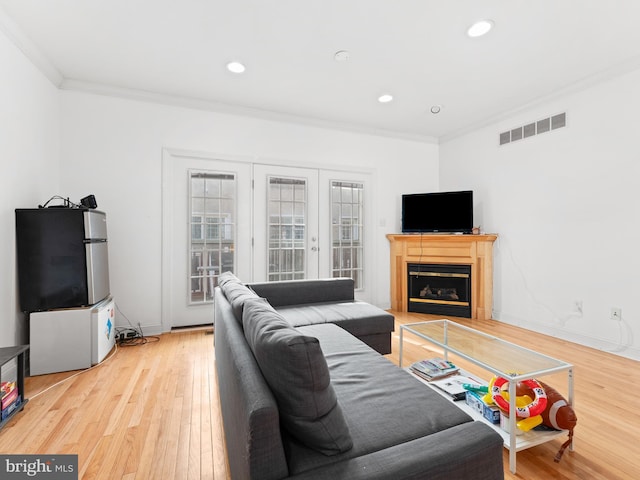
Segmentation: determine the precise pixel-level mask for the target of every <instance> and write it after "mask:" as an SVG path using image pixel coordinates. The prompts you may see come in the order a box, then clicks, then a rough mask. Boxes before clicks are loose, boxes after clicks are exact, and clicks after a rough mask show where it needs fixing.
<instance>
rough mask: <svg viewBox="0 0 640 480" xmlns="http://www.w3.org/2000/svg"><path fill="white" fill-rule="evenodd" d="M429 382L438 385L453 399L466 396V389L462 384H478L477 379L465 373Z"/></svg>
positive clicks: (460, 398) (461, 398)
mask: <svg viewBox="0 0 640 480" xmlns="http://www.w3.org/2000/svg"><path fill="white" fill-rule="evenodd" d="M431 384H432V385H434V386H435V387H438V388H439V389H440V390H442V391H443V392H445V393H446V394H447V395H449V396H450V397H451V398H453V400H455V401H458V400H464V399H465V398H466V396H467V389H466V388H465V387H464V385H479V383H478V381H477V380H474V379H473V378H469V377H467V376H465V375H453V376H450V377H447V378H444V379H442V380H434V381H433V382H431Z"/></svg>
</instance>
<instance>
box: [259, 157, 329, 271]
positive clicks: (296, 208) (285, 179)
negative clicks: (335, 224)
mask: <svg viewBox="0 0 640 480" xmlns="http://www.w3.org/2000/svg"><path fill="white" fill-rule="evenodd" d="M253 177H254V192H253V218H254V221H253V225H254V227H253V232H254V234H253V251H254V258H255V262H254V264H253V279H254V281H277V280H296V279H303V278H318V276H319V273H320V253H321V249H320V238H319V235H320V233H319V230H320V229H319V224H318V200H319V199H318V170H316V169H308V168H295V167H282V166H272V165H254V167H253Z"/></svg>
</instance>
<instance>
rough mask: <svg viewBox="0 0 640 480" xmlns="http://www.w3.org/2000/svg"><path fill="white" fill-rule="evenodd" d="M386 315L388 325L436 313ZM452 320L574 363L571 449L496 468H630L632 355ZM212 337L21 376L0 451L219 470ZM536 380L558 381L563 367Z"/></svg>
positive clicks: (161, 470) (108, 472)
mask: <svg viewBox="0 0 640 480" xmlns="http://www.w3.org/2000/svg"><path fill="white" fill-rule="evenodd" d="M395 315H396V322H397V324H400V323H409V322H416V321H421V320H425V319H430V318H436V317H431V316H428V315H421V314H398V313H395ZM459 321H461V322H462V323H464V324H467V325H470V326H471V327H473V328H477V329H479V330H483V331H486V332H489V333H491V334H494V335H496V336H499V337H501V338H504V339H505V340H509V341H513V342H515V343H518V344H521V345H525V346H528V347H530V348H532V349H534V350H537V351H540V352H541V353H546V354H548V355H551V356H554V357H557V358H560V359H562V360H566V361H568V362H572V363H573V364H574V365H575V366H576V369H575V396H576V411H577V415H578V426H577V427H576V436H575V451H573V452H570V451H566V452H565V454H564V457H563V458H562V461H561V462H560V463H554V461H553V457H554V456H555V454H556V452H557V450H558V448H559V447H560V445H561V444H562V441H563V440H555V441H553V442H550V443H548V444H545V445H541V446H538V447H534V448H532V449H529V450H525V451H522V452H519V453H518V460H517V466H518V473H517V474H516V475H512V474H510V473H509V468H508V453H507V451H506V450H505V452H504V464H505V478H507V479H514V478H522V479H536V480H537V479H541V480H542V479H544V480H546V479H550V478H554V479H576V480H577V479H587V478H588V479H602V480H605V479H606V480H611V479H632V478H633V479H635V478H637V477H638V472H640V455H639V453H640V428H639V423H640V422H639V421H638V412H639V411H640V400H639V398H640V397H639V396H638V394H637V392H636V391H635V388H636V387H637V386H638V385H640V363H639V362H634V361H632V360H627V359H624V358H621V357H619V356H616V355H613V354H609V353H604V352H600V351H597V350H593V349H589V348H586V347H582V346H579V345H575V344H572V343H569V342H564V341H561V340H557V339H554V338H551V337H547V336H544V335H539V334H535V333H531V332H528V331H526V330H523V329H520V328H516V327H512V326H509V325H505V324H502V323H500V322H495V321H471V320H466V319H463V320H459ZM407 340H409V338H407ZM212 341H213V337H212V335H210V334H207V333H206V332H205V331H191V332H184V333H174V334H165V335H162V336H161V337H160V341H159V342H157V343H148V344H146V345H142V346H137V347H124V348H122V347H121V348H119V349H118V350H117V352H115V354H114V355H113V356H112V357H110V358H109V359H108V360H107V361H106V362H103V363H102V364H101V365H100V366H98V367H96V368H93V369H91V370H89V371H85V372H84V373H82V374H80V375H77V376H75V377H73V378H71V379H69V380H68V381H66V382H64V383H62V384H60V385H57V386H55V387H53V388H51V389H50V390H46V389H47V388H49V387H50V386H51V385H55V384H56V383H57V382H59V381H60V380H62V379H64V378H67V377H70V376H71V375H72V373H73V372H69V373H59V374H52V375H41V376H37V377H31V378H28V379H27V380H26V386H25V389H26V395H27V397H29V398H30V399H31V400H30V402H29V404H27V406H26V407H25V409H24V411H23V412H22V413H20V414H18V415H17V416H16V417H14V419H13V420H12V421H11V422H9V423H8V424H7V425H6V426H5V428H3V429H2V430H0V453H24V454H28V453H48V454H56V453H77V454H78V455H79V469H80V478H82V479H109V480H113V479H127V480H130V479H145V480H146V479H154V480H156V479H226V478H229V475H228V467H227V464H226V454H225V450H224V441H223V432H222V424H221V418H220V414H219V403H218V393H217V388H218V386H217V382H216V375H215V368H214V355H213V347H212ZM428 348H429V347H427V346H426V345H423V344H422V343H421V342H419V341H417V339H414V340H411V341H408V342H407V343H406V344H405V362H411V361H414V360H417V359H419V358H423V357H425V356H428V355H430V354H431V353H432V352H431V351H429V350H428ZM397 352H398V328H396V332H395V333H394V336H393V353H392V354H391V355H388V358H389V359H390V360H391V361H393V362H396V363H397ZM462 366H465V365H462ZM474 373H476V374H478V375H479V374H482V373H483V372H482V371H474ZM485 375H486V374H485ZM545 381H548V383H550V384H552V385H554V386H556V388H558V389H559V390H561V391H563V389H566V387H565V386H566V376H563V375H557V376H550V377H545Z"/></svg>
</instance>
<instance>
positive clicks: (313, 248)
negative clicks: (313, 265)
mask: <svg viewBox="0 0 640 480" xmlns="http://www.w3.org/2000/svg"><path fill="white" fill-rule="evenodd" d="M318 250H320V249H319V248H318V247H311V251H312V252H317V251H318Z"/></svg>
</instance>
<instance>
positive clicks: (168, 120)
mask: <svg viewBox="0 0 640 480" xmlns="http://www.w3.org/2000/svg"><path fill="white" fill-rule="evenodd" d="M61 95H62V116H61V119H62V155H61V158H62V170H63V172H64V175H63V177H62V179H61V181H62V190H63V191H64V194H65V195H69V196H70V197H71V198H75V199H79V198H81V197H82V196H84V195H86V194H88V193H93V194H95V195H96V198H97V201H98V207H99V208H100V209H102V210H104V211H106V212H107V214H108V218H109V236H110V246H109V255H110V274H111V286H112V292H113V294H114V297H115V299H116V302H117V303H118V306H119V307H120V309H121V310H122V312H123V313H124V314H125V315H126V316H127V317H128V318H129V319H130V320H131V321H132V322H133V323H136V324H137V323H138V322H140V323H141V324H142V326H143V327H146V329H145V331H147V332H151V333H152V332H154V331H158V329H159V328H160V327H159V326H160V319H161V308H160V307H161V298H160V295H161V249H162V245H161V231H162V230H161V220H162V211H161V199H162V191H161V167H162V149H163V148H175V149H181V150H192V151H196V152H205V153H207V152H208V153H213V154H217V155H222V156H225V157H229V156H230V157H245V158H246V157H258V158H262V159H264V158H271V159H281V160H283V161H284V162H292V161H293V162H297V163H300V164H302V165H305V164H307V165H318V164H322V165H326V166H327V167H328V168H330V167H332V166H344V165H352V166H354V167H365V168H369V169H374V170H375V174H374V175H375V178H376V181H377V185H376V194H377V198H376V200H375V208H376V212H375V215H374V217H375V219H376V239H375V242H374V244H373V245H372V246H373V247H374V248H375V249H376V257H375V258H377V259H378V260H377V261H376V263H375V264H374V265H372V266H371V267H372V268H375V271H376V274H375V278H376V285H375V287H374V298H376V300H377V301H376V303H377V304H378V305H380V306H382V307H385V308H387V307H388V306H389V250H388V241H387V239H386V237H385V234H386V233H396V232H398V231H399V230H400V195H401V194H402V193H405V192H407V191H429V190H436V189H437V185H438V146H437V145H436V144H427V143H422V142H414V141H409V140H398V139H391V138H386V137H380V136H373V135H366V134H357V133H346V132H339V131H334V130H329V129H323V128H317V127H310V126H303V125H296V124H288V123H283V122H276V121H267V120H263V119H255V118H249V117H242V116H235V115H230V114H220V113H212V112H207V111H201V110H191V109H186V108H180V107H175V106H167V105H161V104H152V103H146V102H141V101H135V100H128V99H121V98H114V97H107V96H99V95H93V94H88V93H80V92H69V91H64V92H61ZM117 323H118V324H119V325H123V324H125V321H124V320H123V319H122V318H120V317H118V318H117Z"/></svg>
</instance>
